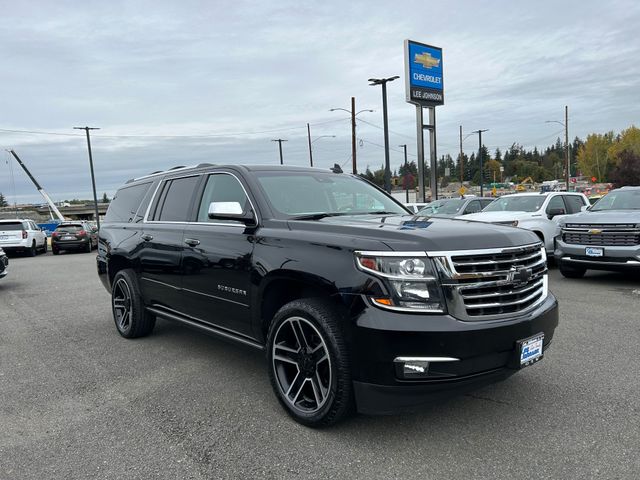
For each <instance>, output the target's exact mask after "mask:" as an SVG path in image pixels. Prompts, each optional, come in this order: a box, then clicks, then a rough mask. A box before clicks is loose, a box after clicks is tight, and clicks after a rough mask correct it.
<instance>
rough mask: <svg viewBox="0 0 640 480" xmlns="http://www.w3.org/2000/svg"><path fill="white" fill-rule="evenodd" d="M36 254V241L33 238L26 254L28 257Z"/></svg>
mask: <svg viewBox="0 0 640 480" xmlns="http://www.w3.org/2000/svg"><path fill="white" fill-rule="evenodd" d="M37 254H38V249H37V248H36V241H35V240H34V241H33V243H32V244H31V248H30V249H29V250H27V255H29V256H30V257H35V256H36V255H37Z"/></svg>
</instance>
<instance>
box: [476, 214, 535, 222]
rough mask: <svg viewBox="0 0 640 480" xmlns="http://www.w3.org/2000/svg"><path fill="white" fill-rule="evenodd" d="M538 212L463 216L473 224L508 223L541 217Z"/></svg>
mask: <svg viewBox="0 0 640 480" xmlns="http://www.w3.org/2000/svg"><path fill="white" fill-rule="evenodd" d="M542 216H543V215H542V214H541V213H538V212H478V213H472V214H469V215H465V216H464V218H465V219H467V220H472V221H474V222H508V221H511V220H523V219H525V218H531V217H542Z"/></svg>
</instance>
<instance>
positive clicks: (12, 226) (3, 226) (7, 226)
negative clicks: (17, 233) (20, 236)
mask: <svg viewBox="0 0 640 480" xmlns="http://www.w3.org/2000/svg"><path fill="white" fill-rule="evenodd" d="M0 230H3V231H5V232H6V231H13V230H24V228H23V225H22V222H3V223H0Z"/></svg>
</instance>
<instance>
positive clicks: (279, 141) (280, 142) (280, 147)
mask: <svg viewBox="0 0 640 480" xmlns="http://www.w3.org/2000/svg"><path fill="white" fill-rule="evenodd" d="M271 141H272V142H278V149H279V150H280V165H284V162H283V161H282V142H288V141H289V140H283V139H282V138H277V139H275V140H271Z"/></svg>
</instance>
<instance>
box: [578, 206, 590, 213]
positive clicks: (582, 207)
mask: <svg viewBox="0 0 640 480" xmlns="http://www.w3.org/2000/svg"><path fill="white" fill-rule="evenodd" d="M590 208H591V206H590V205H583V206H581V207H580V211H581V212H586V211H587V210H589V209H590Z"/></svg>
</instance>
